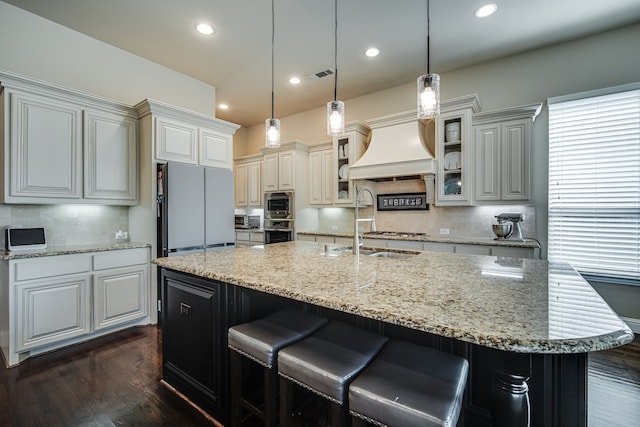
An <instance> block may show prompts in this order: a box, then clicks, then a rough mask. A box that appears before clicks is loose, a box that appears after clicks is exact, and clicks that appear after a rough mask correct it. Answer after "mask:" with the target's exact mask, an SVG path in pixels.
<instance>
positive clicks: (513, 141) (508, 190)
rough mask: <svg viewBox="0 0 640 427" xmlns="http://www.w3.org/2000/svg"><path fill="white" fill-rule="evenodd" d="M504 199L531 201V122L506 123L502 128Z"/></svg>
mask: <svg viewBox="0 0 640 427" xmlns="http://www.w3.org/2000/svg"><path fill="white" fill-rule="evenodd" d="M502 132H503V137H502V174H503V178H502V182H503V183H504V184H503V187H502V199H503V200H528V199H529V187H530V186H529V164H530V153H529V139H530V138H529V120H519V121H516V122H511V123H506V124H504V125H503V128H502Z"/></svg>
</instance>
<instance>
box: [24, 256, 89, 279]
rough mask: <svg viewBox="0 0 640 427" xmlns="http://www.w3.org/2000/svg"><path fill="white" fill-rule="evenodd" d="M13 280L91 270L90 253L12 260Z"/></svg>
mask: <svg viewBox="0 0 640 427" xmlns="http://www.w3.org/2000/svg"><path fill="white" fill-rule="evenodd" d="M12 262H13V263H14V274H15V281H16V282H19V281H23V280H32V279H40V278H43V277H55V276H62V275H65V274H75V273H86V272H89V271H90V270H91V255H89V254H78V255H59V256H48V257H42V258H37V259H25V260H17V261H12Z"/></svg>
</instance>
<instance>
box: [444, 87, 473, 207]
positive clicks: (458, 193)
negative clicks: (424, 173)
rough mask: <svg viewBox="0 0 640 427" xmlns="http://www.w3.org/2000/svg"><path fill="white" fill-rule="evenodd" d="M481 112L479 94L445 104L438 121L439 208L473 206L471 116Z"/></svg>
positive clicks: (448, 101) (455, 99)
mask: <svg viewBox="0 0 640 427" xmlns="http://www.w3.org/2000/svg"><path fill="white" fill-rule="evenodd" d="M479 109H480V102H479V100H478V97H477V95H471V96H465V97H460V98H454V99H451V100H447V101H445V102H443V103H442V105H441V111H442V114H440V115H439V116H438V117H437V119H436V120H437V122H436V158H437V159H438V173H437V174H436V205H438V206H469V205H471V204H472V203H473V185H472V183H473V167H472V160H473V143H472V138H473V136H472V135H473V133H472V131H471V117H472V115H473V113H475V112H477V111H478V110H479Z"/></svg>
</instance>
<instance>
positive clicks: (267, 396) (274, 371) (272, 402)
mask: <svg viewBox="0 0 640 427" xmlns="http://www.w3.org/2000/svg"><path fill="white" fill-rule="evenodd" d="M277 394H278V367H277V366H273V367H272V368H271V369H267V368H264V425H265V426H267V427H275V426H276V424H277V421H278V417H277V416H278V413H277V412H276V409H277V405H278V401H277V400H276V396H277Z"/></svg>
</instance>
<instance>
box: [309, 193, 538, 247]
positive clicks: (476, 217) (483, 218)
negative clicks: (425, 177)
mask: <svg viewBox="0 0 640 427" xmlns="http://www.w3.org/2000/svg"><path fill="white" fill-rule="evenodd" d="M369 185H370V186H372V187H375V192H376V194H394V193H405V192H407V193H410V192H424V191H425V190H424V189H425V187H424V182H423V181H420V180H407V181H401V182H380V183H376V184H373V183H371V184H369ZM371 211H372V208H371V207H365V208H361V209H360V210H359V212H358V215H359V216H360V217H361V218H368V217H371ZM501 212H522V213H524V217H525V220H524V222H523V223H522V224H521V228H522V235H523V236H524V237H529V238H534V239H535V238H537V232H536V218H535V208H534V207H531V206H526V205H491V206H468V207H467V206H464V207H436V206H434V205H433V204H430V205H429V210H426V211H376V212H375V219H376V228H377V230H378V231H404V232H412V233H428V234H430V235H432V236H441V234H440V230H441V229H448V230H449V235H451V236H460V237H490V238H493V237H495V235H494V234H493V231H492V229H491V225H492V224H496V223H497V221H496V219H495V218H494V216H495V215H497V214H499V213H501ZM353 217H354V210H353V208H324V209H319V210H318V229H319V231H324V232H331V231H338V232H353V219H354V218H353ZM363 224H364V231H369V224H368V223H363ZM334 227H337V230H334Z"/></svg>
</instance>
